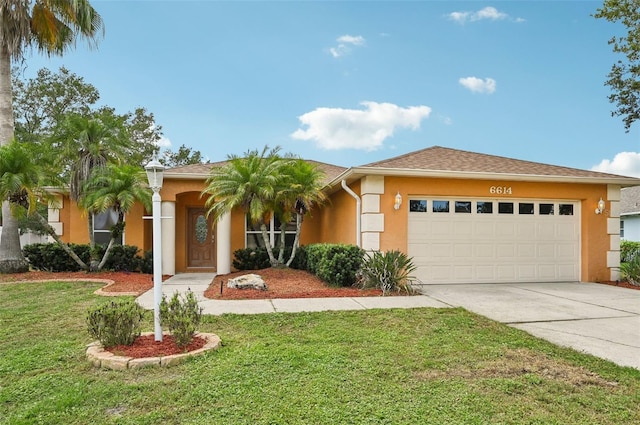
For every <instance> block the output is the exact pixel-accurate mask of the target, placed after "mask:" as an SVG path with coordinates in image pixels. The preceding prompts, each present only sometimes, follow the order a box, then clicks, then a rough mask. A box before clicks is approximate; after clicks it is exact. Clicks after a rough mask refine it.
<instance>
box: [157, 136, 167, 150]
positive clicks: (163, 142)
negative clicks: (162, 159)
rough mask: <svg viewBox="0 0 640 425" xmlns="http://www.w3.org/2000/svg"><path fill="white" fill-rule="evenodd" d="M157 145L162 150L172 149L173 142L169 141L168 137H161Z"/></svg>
mask: <svg viewBox="0 0 640 425" xmlns="http://www.w3.org/2000/svg"><path fill="white" fill-rule="evenodd" d="M156 145H157V146H158V147H161V148H170V147H171V140H169V139H168V138H167V137H164V136H160V139H159V140H158V141H157V142H156Z"/></svg>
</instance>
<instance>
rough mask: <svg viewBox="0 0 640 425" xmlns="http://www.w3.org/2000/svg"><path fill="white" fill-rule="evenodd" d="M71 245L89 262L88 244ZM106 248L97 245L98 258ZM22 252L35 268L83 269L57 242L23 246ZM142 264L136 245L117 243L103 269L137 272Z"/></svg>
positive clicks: (79, 255) (55, 270)
mask: <svg viewBox="0 0 640 425" xmlns="http://www.w3.org/2000/svg"><path fill="white" fill-rule="evenodd" d="M69 247H70V248H71V250H72V251H73V252H75V253H76V254H77V255H78V257H80V259H81V260H82V261H84V262H85V264H87V265H88V264H89V262H90V259H91V250H90V248H89V245H88V244H69ZM105 249H106V247H105V246H100V245H99V246H97V247H96V255H97V256H98V258H100V259H101V258H102V256H103V255H104V251H105ZM22 252H23V253H24V256H25V257H26V258H27V260H28V261H29V264H30V265H31V267H32V268H33V269H35V270H43V271H49V272H77V271H80V270H81V269H80V266H79V265H78V263H76V262H75V261H74V260H73V258H71V257H70V256H69V254H67V253H66V251H65V250H64V249H62V247H61V246H60V245H58V244H57V243H35V244H29V245H25V246H24V248H22ZM141 264H142V258H140V256H139V255H138V247H136V246H134V245H115V246H114V247H112V248H111V252H110V254H109V258H108V259H107V262H106V263H105V265H104V267H103V270H113V271H130V272H135V271H138V270H140V269H141ZM152 268H153V265H152Z"/></svg>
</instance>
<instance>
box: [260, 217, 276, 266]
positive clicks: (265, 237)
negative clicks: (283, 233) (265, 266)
mask: <svg viewBox="0 0 640 425" xmlns="http://www.w3.org/2000/svg"><path fill="white" fill-rule="evenodd" d="M260 230H261V232H262V240H263V241H264V247H265V249H266V250H267V254H269V262H270V263H271V267H278V266H279V264H278V260H276V257H274V256H273V247H272V246H271V241H270V240H269V233H268V232H267V225H266V224H264V223H261V224H260Z"/></svg>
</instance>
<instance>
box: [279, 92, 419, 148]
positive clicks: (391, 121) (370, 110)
mask: <svg viewBox="0 0 640 425" xmlns="http://www.w3.org/2000/svg"><path fill="white" fill-rule="evenodd" d="M361 105H362V106H364V109H342V108H317V109H315V110H313V111H311V112H307V113H306V114H304V115H301V116H299V117H298V119H299V120H300V123H301V124H302V125H303V126H306V127H307V128H306V129H302V128H300V129H298V130H296V131H295V132H294V133H292V134H291V137H292V138H294V139H298V140H313V141H315V142H316V144H317V146H318V147H320V148H321V149H326V150H339V149H360V150H365V151H374V150H377V149H379V148H380V147H381V146H382V144H383V143H384V141H385V139H387V138H389V137H391V136H393V133H394V131H395V130H396V129H397V128H409V129H412V130H417V129H418V128H420V122H421V121H422V120H423V119H424V118H428V117H429V114H430V113H431V108H429V107H428V106H409V107H407V108H403V107H400V106H398V105H394V104H393V103H377V102H362V103H361Z"/></svg>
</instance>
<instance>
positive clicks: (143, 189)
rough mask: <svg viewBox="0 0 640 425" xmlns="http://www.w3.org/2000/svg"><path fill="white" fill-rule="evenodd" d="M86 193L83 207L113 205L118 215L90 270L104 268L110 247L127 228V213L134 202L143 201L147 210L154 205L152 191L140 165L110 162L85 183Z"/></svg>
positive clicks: (103, 208)
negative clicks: (103, 247)
mask: <svg viewBox="0 0 640 425" xmlns="http://www.w3.org/2000/svg"><path fill="white" fill-rule="evenodd" d="M85 193H86V195H85V196H84V197H83V198H82V205H83V207H84V208H86V209H88V210H90V211H96V212H105V211H108V210H111V209H112V210H114V211H115V212H116V213H117V215H118V220H117V222H116V224H115V225H114V226H113V227H112V228H111V238H110V239H109V244H108V245H107V248H106V250H105V252H104V255H103V257H102V260H101V261H100V263H99V264H97V261H95V262H94V259H93V257H92V261H91V270H101V269H102V267H104V265H105V263H106V262H107V259H108V258H109V254H110V252H111V248H112V247H113V245H114V244H115V243H116V240H118V239H119V238H120V236H121V235H122V232H123V231H124V226H125V221H124V217H125V215H126V214H127V213H128V212H129V211H130V210H131V208H132V207H133V205H134V204H135V203H136V202H140V203H142V205H144V207H145V208H146V209H147V210H150V209H151V191H150V190H149V187H148V184H147V177H146V174H145V173H144V171H142V170H141V169H140V168H139V167H137V166H134V165H121V166H117V165H114V164H110V165H109V166H107V167H103V168H99V169H96V170H94V172H93V174H92V176H91V178H90V179H89V181H88V182H87V183H86V185H85Z"/></svg>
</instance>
